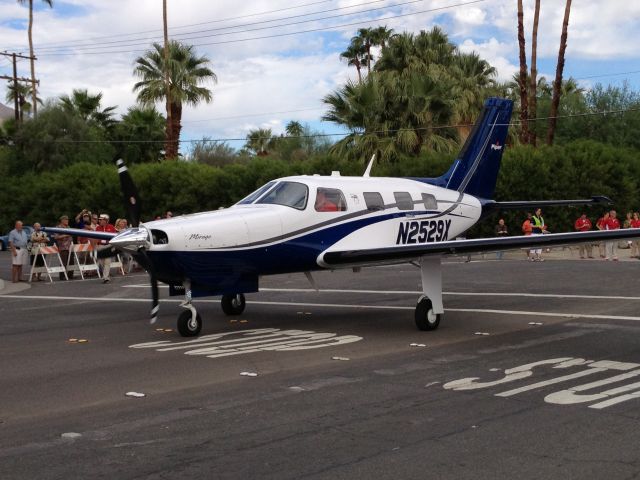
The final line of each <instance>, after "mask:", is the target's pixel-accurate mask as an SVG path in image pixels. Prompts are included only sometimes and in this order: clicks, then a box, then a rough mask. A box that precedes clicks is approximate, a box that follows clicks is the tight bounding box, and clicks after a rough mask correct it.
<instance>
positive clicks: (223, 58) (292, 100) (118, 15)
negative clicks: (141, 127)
mask: <svg viewBox="0 0 640 480" xmlns="http://www.w3.org/2000/svg"><path fill="white" fill-rule="evenodd" d="M168 3H169V24H170V27H171V32H172V36H173V38H185V36H181V35H178V34H183V33H186V32H191V33H190V34H189V36H188V37H198V36H204V35H209V36H207V37H205V38H192V39H191V40H189V43H193V44H196V45H200V44H212V43H217V44H214V45H202V46H198V47H197V51H198V53H200V54H206V55H207V56H208V57H209V58H210V59H211V61H212V68H213V70H214V71H215V72H216V73H217V75H218V79H219V82H218V84H217V85H216V86H213V92H214V101H213V103H211V104H209V105H201V106H199V107H198V108H195V109H193V108H186V109H185V112H184V117H185V118H184V120H185V129H184V132H185V135H190V136H196V135H204V134H208V135H209V136H216V137H223V136H229V137H240V136H244V135H245V134H246V132H247V130H248V129H250V128H254V127H256V126H267V127H268V128H272V129H273V130H274V131H275V132H278V133H279V132H280V131H281V130H282V128H283V125H284V124H285V123H286V121H288V120H290V119H296V120H300V121H308V122H314V121H317V120H318V119H319V118H320V116H321V114H322V112H323V110H321V109H320V110H309V109H313V108H319V107H322V103H321V99H322V97H323V96H324V95H326V94H327V93H329V92H331V91H332V90H334V89H335V88H336V87H337V86H339V85H341V84H342V83H344V81H345V80H346V79H347V78H352V79H354V78H355V69H353V68H348V67H347V66H346V64H345V62H344V61H340V59H339V53H340V52H341V51H343V50H344V49H345V48H346V46H347V44H348V42H349V39H350V38H351V36H353V35H354V34H355V31H356V30H357V28H358V27H357V26H351V27H343V28H339V29H335V30H330V31H328V32H327V31H325V32H315V33H308V34H304V35H286V36H277V37H272V38H264V39H261V40H250V41H242V42H232V43H220V42H228V41H230V40H237V39H239V38H246V37H261V36H269V35H274V34H288V33H293V32H296V31H300V30H311V29H315V28H326V27H328V26H330V25H334V26H335V25H338V24H346V23H352V22H356V21H358V20H365V19H380V20H379V23H380V24H386V25H387V26H388V27H390V28H393V29H394V30H395V31H397V32H400V31H413V32H418V31H420V30H427V29H430V28H432V27H433V26H434V25H435V24H436V22H437V23H438V24H439V25H442V27H443V28H444V29H445V31H447V32H448V33H449V34H450V38H451V39H453V40H455V41H456V42H457V43H459V45H460V48H461V50H463V51H476V52H478V53H479V54H480V55H481V56H482V57H483V58H485V59H486V60H488V61H489V62H490V63H491V64H492V65H493V66H495V67H496V68H497V70H498V73H499V78H500V79H501V80H507V79H510V78H511V76H512V75H513V73H515V72H516V70H517V64H518V51H517V38H516V21H517V17H516V2H515V1H512V0H510V1H507V2H505V1H504V0H487V1H486V2H482V3H477V4H473V5H467V6H461V7H458V8H453V9H444V10H439V11H435V12H428V13H419V12H422V11H424V10H428V9H432V8H442V7H446V6H447V5H450V4H451V2H450V0H433V1H430V2H417V3H414V4H410V5H404V6H402V7H396V8H393V9H390V10H386V11H379V10H378V11H372V12H370V13H360V14H358V15H354V16H344V17H338V18H335V19H332V20H324V21H318V20H314V21H312V22H308V23H300V24H298V25H289V26H280V27H278V28H275V29H267V30H256V31H252V32H245V33H236V34H233V35H229V34H228V33H229V30H221V28H222V27H228V26H229V25H236V26H237V25H244V26H242V27H238V28H236V30H238V29H243V30H247V29H253V28H259V27H264V26H269V25H281V24H282V23H293V22H296V21H304V20H309V19H311V18H318V17H319V16H330V15H339V14H342V13H347V12H353V11H362V10H366V9H371V8H375V7H379V6H385V5H386V6H388V5H392V4H395V3H398V2H397V0H395V1H391V0H388V1H386V0H385V1H384V2H373V3H369V4H367V5H361V4H363V3H364V2H363V0H349V1H347V0H340V1H324V2H322V1H318V2H316V4H314V5H307V6H304V7H300V5H302V4H311V3H314V2H313V0H305V1H304V2H301V3H300V4H293V5H292V2H290V1H287V0H253V1H252V2H238V1H231V0H218V1H216V2H211V1H210V0H181V1H180V2H178V1H177V0H169V2H168ZM524 4H525V25H526V27H525V28H526V32H527V40H528V43H527V47H528V48H529V47H530V44H529V36H530V32H531V22H532V19H533V6H534V0H524ZM354 5H361V6H358V7H355V8H353V9H349V10H335V11H333V12H327V13H324V14H318V15H315V16H306V17H297V18H290V19H287V20H281V21H279V22H275V23H270V24H265V23H262V24H258V23H256V22H260V21H265V20H273V19H278V18H283V17H291V16H295V15H301V14H304V13H310V12H318V11H322V10H330V9H335V8H339V7H344V6H354ZM298 7H299V8H298ZM278 9H286V10H282V11H280V12H274V13H271V14H265V13H264V12H267V11H273V10H278ZM563 12H564V2H562V1H557V2H547V1H545V2H542V10H541V18H540V32H539V38H538V40H539V52H538V55H539V58H540V59H541V60H544V59H547V60H548V61H552V60H554V59H555V56H556V55H557V49H558V41H559V37H560V29H561V22H562V16H563ZM26 14H27V10H26V8H25V7H22V6H20V5H18V4H17V2H15V1H13V0H11V1H5V2H2V3H0V19H3V20H0V36H1V37H2V38H3V40H4V44H5V45H6V47H5V48H8V47H19V48H21V49H22V51H25V50H24V49H25V47H26V45H27V40H26V37H27V35H26V31H25V30H24V29H23V28H24V27H22V29H21V28H20V25H25V23H26ZM256 14H259V15H256ZM405 14H409V15H408V16H403V17H400V18H397V19H387V20H384V19H383V18H384V17H386V16H389V15H405ZM249 15H250V16H249ZM242 16H243V18H232V17H242ZM195 24H200V25H195ZM249 24H251V25H249ZM376 24H377V23H372V24H363V25H361V26H373V25H376ZM639 24H640V2H631V1H628V0H624V1H623V0H581V1H580V2H574V3H573V9H572V13H571V20H570V25H569V44H568V51H567V58H568V60H569V61H568V68H570V66H571V61H573V62H580V63H582V64H585V63H586V62H589V61H592V60H602V59H607V60H611V59H620V60H622V61H628V62H629V65H630V67H629V70H638V69H640V60H639V59H640V54H639V53H638V52H637V51H636V45H637V44H638V43H640V29H637V25H639ZM161 27H162V11H161V4H160V2H159V1H158V0H138V1H136V2H132V1H128V0H110V1H107V2H105V1H104V0H57V1H56V2H55V3H54V8H53V9H49V8H39V9H38V10H37V11H36V16H35V24H34V38H35V45H36V54H37V55H38V58H39V59H38V61H37V62H36V64H37V65H36V69H37V76H38V77H39V78H40V79H41V81H42V84H41V85H42V87H41V88H42V94H43V96H45V97H46V96H58V95H60V94H63V93H66V94H68V93H70V92H71V90H72V89H73V88H86V89H88V90H89V91H90V92H103V94H104V105H105V106H106V105H118V106H119V111H120V112H124V111H125V110H126V108H127V107H129V106H131V105H132V104H134V102H135V94H134V93H133V92H132V87H133V84H134V83H135V81H136V80H135V78H133V76H132V71H133V63H134V60H135V58H136V56H138V55H140V54H141V53H142V52H143V51H144V50H145V49H147V48H148V47H149V46H150V42H151V39H157V40H160V38H161ZM212 29H217V30H212ZM204 30H207V31H204ZM135 32H139V33H138V34H135V35H132V33H135ZM196 32H199V33H196ZM123 34H127V35H126V36H124V35H123ZM223 34H226V35H223ZM134 40H135V41H134ZM105 42H119V43H109V44H106V46H108V47H109V50H115V51H120V50H123V51H125V52H128V53H119V54H109V55H96V54H86V55H71V56H52V55H50V54H51V53H56V52H55V50H52V49H51V47H52V46H54V45H53V44H54V43H55V44H58V45H59V44H61V43H66V44H69V43H71V44H73V45H75V46H79V45H81V44H86V43H97V44H99V45H100V44H101V45H103V46H105ZM131 43H139V44H140V45H130V44H131ZM94 53H95V52H94ZM593 65H594V67H593V68H594V69H597V68H598V67H597V65H598V64H597V63H594V64H593ZM631 65H634V66H631ZM19 69H20V74H21V75H24V76H27V75H28V74H29V69H28V63H27V62H21V63H20V64H19ZM598 73H600V72H599V71H597V70H595V71H593V72H592V74H598ZM0 74H4V75H8V74H10V62H8V61H7V60H6V59H4V60H0ZM565 74H566V75H567V76H568V75H571V71H570V70H569V71H567V70H565ZM293 110H304V111H301V112H292V113H287V114H271V115H269V114H266V113H268V112H283V111H293ZM256 113H265V114H266V115H264V116H253V114H256ZM243 115H245V116H246V117H245V118H242V116H243ZM221 117H222V118H225V120H211V121H209V120H207V119H212V118H221ZM228 117H234V118H228Z"/></svg>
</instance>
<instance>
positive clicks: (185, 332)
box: [178, 310, 202, 337]
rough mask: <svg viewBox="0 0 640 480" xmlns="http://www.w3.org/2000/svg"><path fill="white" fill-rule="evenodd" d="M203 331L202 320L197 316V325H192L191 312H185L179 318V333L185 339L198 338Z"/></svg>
mask: <svg viewBox="0 0 640 480" xmlns="http://www.w3.org/2000/svg"><path fill="white" fill-rule="evenodd" d="M200 330H202V318H201V317H200V314H199V313H197V314H196V325H195V326H194V325H191V310H185V311H184V312H182V313H181V314H180V316H179V317H178V332H180V335H182V336H183V337H197V336H198V334H199V333H200Z"/></svg>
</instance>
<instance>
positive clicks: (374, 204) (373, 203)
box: [362, 192, 384, 210]
mask: <svg viewBox="0 0 640 480" xmlns="http://www.w3.org/2000/svg"><path fill="white" fill-rule="evenodd" d="M362 196H363V197H364V203H365V204H366V205H367V210H384V200H383V199H382V195H380V193H378V192H364V193H363V194H362Z"/></svg>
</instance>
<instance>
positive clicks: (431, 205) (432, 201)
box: [422, 193, 438, 210]
mask: <svg viewBox="0 0 640 480" xmlns="http://www.w3.org/2000/svg"><path fill="white" fill-rule="evenodd" d="M422 201H423V202H424V208H426V209H427V210H437V209H438V202H437V201H436V197H434V196H433V195H431V194H430V193H423V194H422Z"/></svg>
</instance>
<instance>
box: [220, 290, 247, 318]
mask: <svg viewBox="0 0 640 480" xmlns="http://www.w3.org/2000/svg"><path fill="white" fill-rule="evenodd" d="M220 305H221V306H222V311H223V312H224V313H226V314H227V315H240V314H241V313H242V312H244V308H245V307H246V306H247V302H246V300H245V299H244V295H243V294H242V293H238V294H237V295H223V296H222V301H221V302H220Z"/></svg>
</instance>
